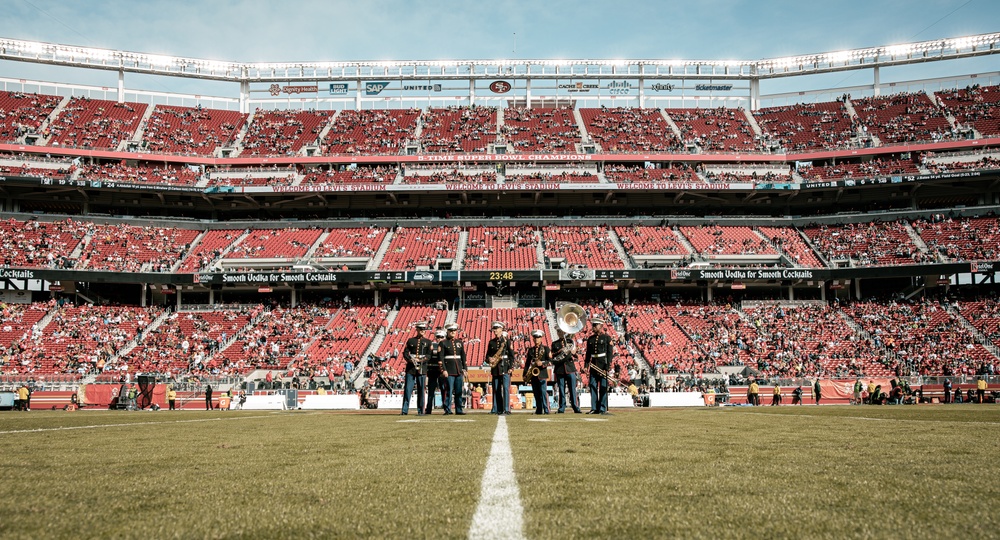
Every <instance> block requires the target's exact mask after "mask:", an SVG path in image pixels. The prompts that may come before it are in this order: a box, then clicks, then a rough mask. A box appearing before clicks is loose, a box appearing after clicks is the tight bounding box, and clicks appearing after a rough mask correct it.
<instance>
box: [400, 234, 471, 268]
mask: <svg viewBox="0 0 1000 540" xmlns="http://www.w3.org/2000/svg"><path fill="white" fill-rule="evenodd" d="M461 232H462V229H461V228H460V227H397V228H396V230H395V231H393V235H392V240H391V241H390V242H389V248H388V249H387V250H386V253H385V256H384V257H383V258H382V266H381V268H382V270H415V269H417V268H418V267H423V268H435V267H436V266H437V261H438V259H454V258H455V252H456V250H457V249H458V238H459V235H460V234H461Z"/></svg>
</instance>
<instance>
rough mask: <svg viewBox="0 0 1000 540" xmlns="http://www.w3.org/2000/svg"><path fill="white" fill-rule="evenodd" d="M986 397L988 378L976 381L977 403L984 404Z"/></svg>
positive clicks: (980, 378)
mask: <svg viewBox="0 0 1000 540" xmlns="http://www.w3.org/2000/svg"><path fill="white" fill-rule="evenodd" d="M985 397H986V378H985V377H979V379H977V380H976V403H982V402H983V401H984V399H985Z"/></svg>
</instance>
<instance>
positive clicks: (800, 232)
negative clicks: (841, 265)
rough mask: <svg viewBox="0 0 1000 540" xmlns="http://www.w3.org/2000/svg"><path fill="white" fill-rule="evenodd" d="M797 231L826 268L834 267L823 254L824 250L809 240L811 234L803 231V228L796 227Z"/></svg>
mask: <svg viewBox="0 0 1000 540" xmlns="http://www.w3.org/2000/svg"><path fill="white" fill-rule="evenodd" d="M795 232H797V233H799V237H800V238H802V241H803V242H805V243H806V246H807V247H808V248H809V249H811V250H812V252H813V255H815V256H816V258H817V259H819V262H821V263H823V266H824V267H825V268H833V265H832V264H830V261H828V260H827V259H826V257H825V256H824V255H823V252H822V251H820V250H819V249H816V246H814V245H813V243H812V241H810V240H809V236H807V235H806V233H804V232H802V229H800V228H798V227H795Z"/></svg>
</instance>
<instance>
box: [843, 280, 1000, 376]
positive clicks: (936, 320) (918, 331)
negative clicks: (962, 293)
mask: <svg viewBox="0 0 1000 540" xmlns="http://www.w3.org/2000/svg"><path fill="white" fill-rule="evenodd" d="M842 309H843V311H844V312H845V313H847V314H848V315H849V316H850V317H851V318H852V319H853V320H854V321H855V322H857V324H859V325H860V326H861V328H862V329H864V330H865V331H866V332H868V333H869V334H870V335H871V336H872V340H873V341H874V344H875V347H876V348H877V349H883V348H884V349H885V350H887V351H889V352H890V353H891V356H890V355H883V356H882V357H881V358H882V361H883V362H885V363H886V364H887V367H889V368H891V369H892V372H893V373H895V374H896V375H946V376H949V375H975V374H976V373H978V372H980V371H982V370H983V369H984V368H987V369H989V370H994V369H995V368H996V364H997V358H996V357H995V356H993V355H992V354H991V353H990V352H989V351H987V350H986V349H985V348H984V347H983V346H982V345H981V344H979V343H977V342H976V339H975V336H973V335H972V334H971V333H970V332H969V330H968V329H966V328H965V326H963V325H962V324H961V323H960V321H959V320H958V316H957V315H956V314H955V313H952V312H950V311H949V310H948V309H947V306H946V305H945V304H942V303H940V302H938V301H933V300H928V299H923V300H912V301H902V300H890V301H865V302H855V303H851V304H847V305H845V306H843V308H842Z"/></svg>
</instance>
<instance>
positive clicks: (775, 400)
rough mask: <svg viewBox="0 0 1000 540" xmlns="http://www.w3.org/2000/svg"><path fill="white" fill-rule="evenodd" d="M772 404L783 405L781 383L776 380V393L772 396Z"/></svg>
mask: <svg viewBox="0 0 1000 540" xmlns="http://www.w3.org/2000/svg"><path fill="white" fill-rule="evenodd" d="M771 405H772V406H774V405H781V385H780V384H778V381H774V394H773V395H772V396H771Z"/></svg>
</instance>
